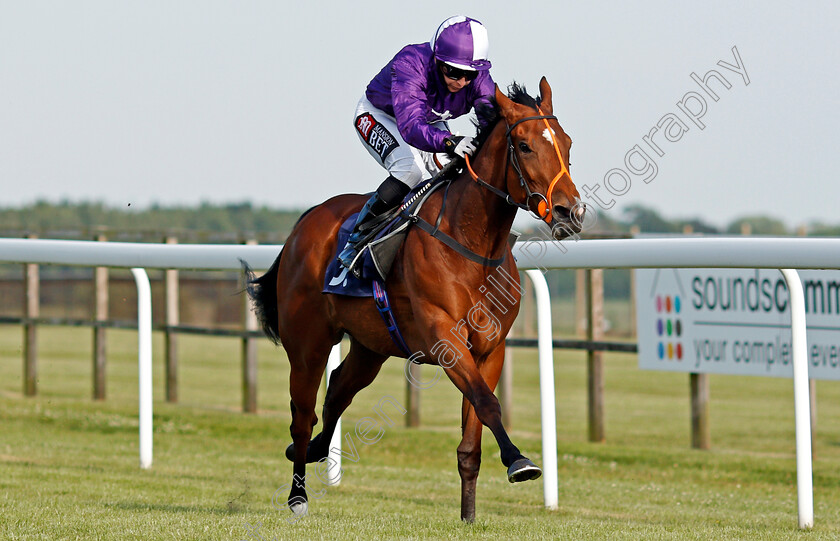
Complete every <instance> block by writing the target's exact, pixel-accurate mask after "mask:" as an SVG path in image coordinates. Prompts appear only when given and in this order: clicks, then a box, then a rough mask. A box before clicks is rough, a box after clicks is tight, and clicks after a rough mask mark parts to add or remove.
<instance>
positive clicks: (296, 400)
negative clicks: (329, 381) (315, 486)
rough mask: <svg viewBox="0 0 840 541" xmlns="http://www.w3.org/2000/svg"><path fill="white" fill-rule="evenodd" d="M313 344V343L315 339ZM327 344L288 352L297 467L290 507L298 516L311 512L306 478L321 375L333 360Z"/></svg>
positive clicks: (295, 463)
mask: <svg viewBox="0 0 840 541" xmlns="http://www.w3.org/2000/svg"><path fill="white" fill-rule="evenodd" d="M308 342H309V344H313V343H314V342H312V341H311V340H309V341H308ZM322 344H327V345H326V346H324V345H319V346H313V347H312V348H311V350H310V351H303V347H301V346H299V347H296V348H295V349H297V350H298V351H297V352H291V351H287V353H288V355H289V361H290V363H291V373H290V375H289V391H290V394H291V397H292V401H291V409H292V425H291V433H292V441H293V442H294V443H293V445H294V446H295V450H296V452H295V453H294V467H293V477H292V490H291V492H290V493H289V499H288V504H289V508H290V509H291V510H292V512H294V513H295V515H303V514H306V512H307V509H308V504H307V496H306V487H305V478H306V448H307V447H308V445H309V439H310V437H311V436H312V427H313V426H315V423H317V422H318V417H317V416H316V415H315V400H316V397H317V395H318V386H319V384H320V383H321V375H322V374H323V373H324V368H325V367H326V364H327V358H328V357H329V347H330V346H329V345H328V342H322Z"/></svg>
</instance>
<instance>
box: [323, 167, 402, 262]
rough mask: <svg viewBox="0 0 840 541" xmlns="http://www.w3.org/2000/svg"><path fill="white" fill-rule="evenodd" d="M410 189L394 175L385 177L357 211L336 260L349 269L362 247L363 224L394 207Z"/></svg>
mask: <svg viewBox="0 0 840 541" xmlns="http://www.w3.org/2000/svg"><path fill="white" fill-rule="evenodd" d="M410 190H411V189H410V188H409V187H408V186H406V185H405V184H403V183H402V182H400V181H399V180H397V179H396V178H394V177H391V176H389V177H388V178H387V179H385V182H383V183H382V185H381V186H379V188H378V189H377V190H376V193H374V194H373V196H371V198H370V199H368V201H367V203H365V206H364V207H362V210H361V211H359V216H358V217H357V218H356V225H355V226H353V233H351V234H350V238H349V239H347V244H345V245H344V249H343V250H342V251H341V253H340V254H338V260H339V262H340V263H341V264H342V265H343V266H344V267H347V268H348V269H349V268H350V265H351V264H352V263H353V260H354V259H356V256H357V255H359V250H361V248H362V247H361V246H360V245H359V243H360V242H361V240H362V239H363V238H364V237H365V235H366V234H367V231H366V230H367V229H369V228H368V227H365V226H367V225H368V224H371V222H373V221H374V220H376V218H378V217H380V216H382V215H383V214H385V213H386V212H388V211H390V210H393V209H394V208H396V207H397V205H399V204H400V203H402V200H403V198H404V197H405V196H406V195H407V194H408V192H409V191H410ZM371 225H372V224H371Z"/></svg>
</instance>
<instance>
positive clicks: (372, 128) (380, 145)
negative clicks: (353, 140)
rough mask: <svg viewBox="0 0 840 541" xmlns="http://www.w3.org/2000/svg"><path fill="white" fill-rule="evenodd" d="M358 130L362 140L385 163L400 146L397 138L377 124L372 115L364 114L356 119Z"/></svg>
mask: <svg viewBox="0 0 840 541" xmlns="http://www.w3.org/2000/svg"><path fill="white" fill-rule="evenodd" d="M356 129H357V130H359V135H361V136H362V139H364V140H365V142H366V143H367V144H368V146H370V148H372V149H373V150H374V152H376V153H377V154H378V155H379V159H381V160H383V161H384V160H385V158H386V157H387V156H388V154H390V153H391V152H392V151H393V150H394V149H395V148H397V147H398V146H400V145H399V143H397V140H396V138H395V137H394V136H393V135H391V132H389V131H388V130H387V129H385V126H383V125H382V124H380V123H379V122H377V121H376V119H374V118H373V116H372V115H371V114H370V113H362V114H361V115H359V116H358V117H356Z"/></svg>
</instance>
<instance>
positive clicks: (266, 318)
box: [239, 250, 283, 345]
mask: <svg viewBox="0 0 840 541" xmlns="http://www.w3.org/2000/svg"><path fill="white" fill-rule="evenodd" d="M281 257H283V250H280V255H278V256H277V259H275V260H274V264H273V265H271V268H270V269H268V272H266V273H265V274H263V275H262V276H260V277H259V278H255V277H254V276H255V275H254V271H252V270H251V267H249V266H248V263H246V262H245V261H244V260H243V259H240V260H239V262H240V263H242V272H243V273H245V291H246V292H247V293H248V296H249V297H250V298H251V302H252V303H253V304H254V312H255V313H256V314H257V319H258V320H259V322H260V325H262V329H263V332H264V333H265V335H266V336H267V337H268V338H269V340H271V341H272V342H274V344H275V345H279V344H280V322H279V320H278V317H277V272H278V270H279V267H280V258H281Z"/></svg>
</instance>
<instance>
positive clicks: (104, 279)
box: [93, 234, 108, 400]
mask: <svg viewBox="0 0 840 541" xmlns="http://www.w3.org/2000/svg"><path fill="white" fill-rule="evenodd" d="M95 240H96V241H97V242H106V241H107V240H108V239H107V238H106V237H105V235H104V234H99V235H96V238H95ZM93 284H94V319H95V320H96V325H95V326H94V327H93V399H94V400H105V394H106V391H105V387H106V378H105V375H106V358H107V357H106V351H107V347H106V342H105V326H104V323H105V322H106V321H107V320H108V267H96V268H95V269H94V271H93Z"/></svg>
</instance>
